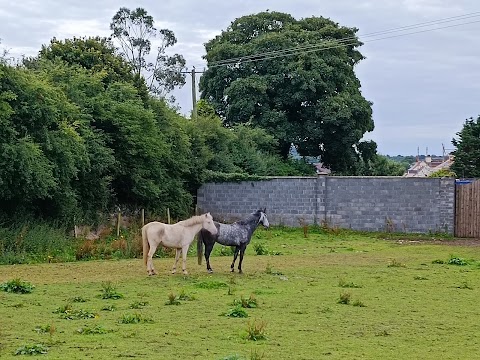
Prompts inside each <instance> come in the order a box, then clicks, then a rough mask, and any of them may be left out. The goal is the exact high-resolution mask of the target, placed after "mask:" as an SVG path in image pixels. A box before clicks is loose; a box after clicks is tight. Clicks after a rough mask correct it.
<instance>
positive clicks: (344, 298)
mask: <svg viewBox="0 0 480 360" xmlns="http://www.w3.org/2000/svg"><path fill="white" fill-rule="evenodd" d="M351 297H352V294H350V293H349V292H342V293H341V294H340V297H339V299H338V300H337V303H339V304H345V305H348V304H350V300H351Z"/></svg>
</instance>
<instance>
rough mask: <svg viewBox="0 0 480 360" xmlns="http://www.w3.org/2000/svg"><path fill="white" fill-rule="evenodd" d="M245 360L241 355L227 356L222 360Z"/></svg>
mask: <svg viewBox="0 0 480 360" xmlns="http://www.w3.org/2000/svg"><path fill="white" fill-rule="evenodd" d="M244 359H245V358H243V357H241V356H240V355H238V354H235V355H227V356H225V357H223V358H221V359H220V360H244Z"/></svg>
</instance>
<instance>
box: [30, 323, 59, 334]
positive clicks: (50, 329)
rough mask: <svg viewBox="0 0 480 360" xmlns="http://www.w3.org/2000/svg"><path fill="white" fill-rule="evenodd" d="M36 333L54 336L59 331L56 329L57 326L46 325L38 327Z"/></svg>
mask: <svg viewBox="0 0 480 360" xmlns="http://www.w3.org/2000/svg"><path fill="white" fill-rule="evenodd" d="M35 331H36V332H37V333H39V334H50V335H53V334H54V333H55V331H57V329H56V327H55V325H50V324H47V325H44V326H37V327H36V328H35Z"/></svg>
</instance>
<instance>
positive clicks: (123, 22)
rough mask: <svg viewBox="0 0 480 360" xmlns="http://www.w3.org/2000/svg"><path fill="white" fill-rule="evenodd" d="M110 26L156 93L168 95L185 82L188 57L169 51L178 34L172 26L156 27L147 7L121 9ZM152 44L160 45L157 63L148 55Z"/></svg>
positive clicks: (129, 59)
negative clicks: (165, 27) (182, 71)
mask: <svg viewBox="0 0 480 360" xmlns="http://www.w3.org/2000/svg"><path fill="white" fill-rule="evenodd" d="M110 29H111V30H112V36H113V37H114V38H115V39H117V41H118V42H119V44H120V48H121V50H122V55H123V56H124V57H125V59H126V60H127V61H128V62H129V63H130V64H131V65H132V66H133V71H134V73H135V75H136V76H138V77H140V76H142V75H143V76H144V77H145V79H146V82H147V85H148V88H149V89H150V91H151V92H152V93H153V94H155V95H158V96H160V97H165V96H166V94H168V93H169V92H171V91H172V90H173V89H174V88H175V87H176V86H182V85H184V84H185V74H183V73H181V70H183V69H184V68H185V59H184V58H183V56H182V55H179V54H174V55H171V56H169V55H167V54H166V53H165V51H166V49H167V48H169V47H171V46H173V45H175V43H176V42H177V38H176V37H175V34H174V33H173V31H171V30H169V29H160V30H158V29H156V28H155V26H154V20H153V17H152V16H151V15H148V13H147V11H146V10H145V9H143V8H137V9H135V10H130V9H128V8H125V7H122V8H120V10H118V11H117V13H116V14H115V15H114V16H113V18H112V22H111V23H110ZM152 43H153V44H155V43H157V44H158V47H157V52H156V55H155V58H154V61H153V62H152V61H150V59H149V57H148V56H149V54H150V51H151V50H152V45H153V44H152Z"/></svg>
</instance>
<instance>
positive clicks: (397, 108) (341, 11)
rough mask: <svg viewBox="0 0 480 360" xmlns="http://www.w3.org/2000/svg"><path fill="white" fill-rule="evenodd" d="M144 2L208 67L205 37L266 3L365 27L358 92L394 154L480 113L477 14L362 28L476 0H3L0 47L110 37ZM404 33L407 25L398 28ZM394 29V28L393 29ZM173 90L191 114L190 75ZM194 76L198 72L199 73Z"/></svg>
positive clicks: (436, 15)
mask: <svg viewBox="0 0 480 360" xmlns="http://www.w3.org/2000/svg"><path fill="white" fill-rule="evenodd" d="M122 6H125V7H128V8H130V9H134V8H136V7H143V8H145V10H147V12H148V13H149V14H150V15H152V16H153V18H154V20H155V25H156V27H157V28H168V29H170V30H173V31H174V33H175V35H176V37H177V39H178V43H177V44H176V45H175V47H174V48H173V51H174V52H177V53H180V54H182V55H183V56H184V57H185V59H186V60H187V66H188V67H189V68H190V69H191V67H192V66H196V68H197V69H202V68H203V66H204V65H205V62H204V61H203V60H202V55H203V54H204V46H203V44H204V43H205V42H207V41H208V40H210V39H211V38H213V37H214V36H215V35H218V34H219V33H220V32H221V31H222V30H224V29H226V28H227V27H228V25H229V24H230V23H231V22H232V21H233V20H234V19H236V18H238V17H241V16H243V15H248V14H253V13H257V12H260V11H264V10H267V9H269V10H270V11H281V12H286V13H289V14H291V15H293V16H294V17H295V18H303V17H309V16H324V17H328V18H330V19H332V20H333V21H335V22H338V23H339V24H340V25H344V26H349V27H357V28H359V32H358V34H359V37H360V40H363V41H364V45H363V46H362V47H361V48H360V51H361V52H362V54H363V55H364V56H366V59H365V60H363V61H362V62H361V63H360V64H359V65H358V67H357V68H356V74H357V77H358V78H359V79H360V81H361V84H362V93H363V95H364V96H365V98H366V99H368V100H370V101H372V102H373V104H374V105H373V118H374V122H375V130H374V131H373V132H372V133H369V134H367V135H366V138H369V139H373V140H375V141H376V142H377V144H378V151H379V152H380V153H381V154H388V155H397V154H402V155H415V154H416V153H417V148H420V154H425V152H426V151H427V148H428V152H429V153H430V154H437V155H441V153H442V144H444V146H445V148H446V149H447V150H448V149H451V148H452V144H451V140H452V137H454V136H455V134H456V133H457V132H458V131H460V130H461V128H462V124H463V123H464V121H465V119H466V118H469V117H477V115H479V114H480V103H479V102H478V100H479V95H480V61H479V59H480V36H479V33H480V22H477V23H471V24H464V23H467V22H475V21H480V13H479V14H474V16H476V17H471V18H468V19H464V20H461V21H457V22H452V23H445V24H441V25H436V26H430V27H426V28H419V29H416V31H418V30H431V29H433V28H436V27H443V26H447V25H453V24H461V23H463V24H464V25H461V26H455V27H450V28H444V29H438V30H434V31H427V32H423V33H419V34H414V35H409V36H401V37H395V38H391V39H384V40H378V41H372V38H369V37H367V36H365V37H363V38H362V34H365V35H366V34H370V33H373V32H378V31H383V30H388V29H394V28H399V27H403V26H408V25H412V24H419V23H425V22H428V21H434V20H438V19H444V18H449V17H453V16H461V15H465V14H472V13H475V12H480V2H479V1H478V0H336V1H331V0H294V1H279V0H255V1H252V0H239V1H235V0H230V1H220V0H217V1H213V0H203V1H197V0H184V1H182V0H162V1H130V0H126V1H122V2H119V1H113V0H101V1H91V0H83V1H73V0H63V1H60V0H56V1H55V0H42V1H33V0H24V1H11V0H0V38H1V39H2V44H1V45H0V48H2V47H3V48H6V49H8V50H9V51H10V55H12V56H15V57H18V56H21V55H36V54H37V52H38V51H39V50H40V47H41V45H42V44H48V43H49V41H50V39H51V38H53V37H56V38H57V39H65V38H71V37H73V36H96V35H99V36H108V35H110V30H109V24H110V21H111V18H112V16H113V15H114V14H115V13H116V11H117V10H118V9H119V8H120V7H122ZM398 34H400V35H404V34H405V32H400V33H398ZM392 35H393V34H392ZM187 80H188V82H187V84H186V85H185V87H184V88H183V89H181V90H178V91H175V93H174V95H175V96H176V98H177V102H178V105H179V106H180V107H181V111H182V112H183V113H186V114H189V113H190V110H191V107H192V101H191V87H190V86H191V84H190V82H189V79H187ZM197 81H198V79H197Z"/></svg>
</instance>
